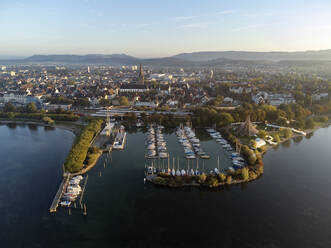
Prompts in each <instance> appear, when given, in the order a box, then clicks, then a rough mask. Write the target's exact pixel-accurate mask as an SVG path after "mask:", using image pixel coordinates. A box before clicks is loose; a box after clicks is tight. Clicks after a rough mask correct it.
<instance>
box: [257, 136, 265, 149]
mask: <svg viewBox="0 0 331 248" xmlns="http://www.w3.org/2000/svg"><path fill="white" fill-rule="evenodd" d="M255 142H256V148H260V147H262V146H265V145H266V144H267V143H266V142H265V141H264V140H263V139H260V138H256V139H255Z"/></svg>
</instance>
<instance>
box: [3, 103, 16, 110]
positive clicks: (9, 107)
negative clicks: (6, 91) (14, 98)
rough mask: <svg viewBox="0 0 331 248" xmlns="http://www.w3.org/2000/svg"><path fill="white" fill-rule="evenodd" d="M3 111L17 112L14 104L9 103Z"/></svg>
mask: <svg viewBox="0 0 331 248" xmlns="http://www.w3.org/2000/svg"><path fill="white" fill-rule="evenodd" d="M3 111H4V112H15V111H16V108H15V106H14V105H13V104H12V103H10V102H8V103H6V104H5V106H4V108H3Z"/></svg>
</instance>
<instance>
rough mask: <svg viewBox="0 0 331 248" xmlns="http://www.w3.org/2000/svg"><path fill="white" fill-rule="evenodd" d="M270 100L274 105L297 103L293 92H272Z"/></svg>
mask: <svg viewBox="0 0 331 248" xmlns="http://www.w3.org/2000/svg"><path fill="white" fill-rule="evenodd" d="M268 102H269V103H270V105H272V106H279V105H281V104H292V103H295V99H294V97H293V96H292V94H290V93H288V94H270V95H269V97H268Z"/></svg>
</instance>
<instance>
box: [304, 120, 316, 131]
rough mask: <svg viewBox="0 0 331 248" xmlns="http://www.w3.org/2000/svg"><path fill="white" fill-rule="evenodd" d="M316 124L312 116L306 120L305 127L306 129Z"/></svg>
mask: <svg viewBox="0 0 331 248" xmlns="http://www.w3.org/2000/svg"><path fill="white" fill-rule="evenodd" d="M314 126H315V122H314V120H313V119H312V118H309V119H307V120H306V121H305V128H306V129H313V128H314Z"/></svg>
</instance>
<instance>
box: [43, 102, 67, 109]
mask: <svg viewBox="0 0 331 248" xmlns="http://www.w3.org/2000/svg"><path fill="white" fill-rule="evenodd" d="M43 106H44V109H46V110H56V109H63V110H70V109H71V107H72V104H51V103H49V102H47V103H44V104H43Z"/></svg>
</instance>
